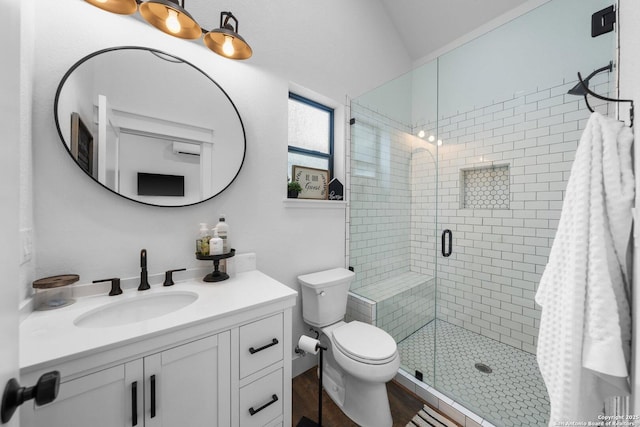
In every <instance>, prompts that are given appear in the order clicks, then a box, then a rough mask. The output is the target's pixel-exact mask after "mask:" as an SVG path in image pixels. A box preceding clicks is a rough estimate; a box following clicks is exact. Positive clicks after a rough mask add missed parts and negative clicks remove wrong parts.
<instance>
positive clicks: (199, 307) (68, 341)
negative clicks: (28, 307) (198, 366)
mask: <svg viewBox="0 0 640 427" xmlns="http://www.w3.org/2000/svg"><path fill="white" fill-rule="evenodd" d="M184 291H187V292H196V293H198V296H199V297H198V299H197V300H196V301H195V302H194V303H192V304H190V305H189V306H187V307H184V308H182V309H180V310H177V311H175V312H172V313H169V314H166V315H163V316H160V317H156V318H153V319H149V320H144V321H140V322H135V323H130V324H125V325H120V326H113V327H103V328H83V327H78V326H76V325H75V324H74V320H75V319H76V318H77V317H78V316H80V315H82V314H83V313H86V312H88V311H90V310H92V309H95V308H98V307H100V306H103V305H105V304H109V303H112V302H115V301H116V299H115V298H135V297H136V296H140V295H141V294H144V295H153V294H157V293H166V292H184ZM296 296H297V292H296V291H295V290H293V289H291V288H290V287H288V286H286V285H284V284H282V283H280V282H278V281H277V280H275V279H273V278H271V277H269V276H267V275H266V274H264V273H262V272H260V271H258V270H253V271H248V272H244V273H238V274H237V275H236V276H235V277H233V278H231V279H229V280H226V281H224V282H218V283H215V284H211V283H205V282H203V281H202V280H193V279H191V280H185V281H181V282H176V284H175V285H174V286H172V287H169V288H167V287H163V286H161V285H159V286H153V287H152V288H151V289H150V290H148V291H144V292H139V291H137V290H128V291H125V293H124V294H123V295H119V296H116V297H109V296H107V295H97V296H91V297H84V298H81V300H79V301H78V302H76V303H75V304H72V305H70V306H68V307H64V308H60V309H56V310H49V311H34V312H33V313H31V315H29V316H28V317H27V318H26V319H25V320H24V321H23V322H22V323H21V325H20V371H21V375H23V376H25V375H26V376H31V375H30V374H34V373H39V372H41V371H43V370H45V369H48V368H51V367H53V366H61V365H62V366H65V365H67V366H73V368H72V371H75V372H72V373H81V372H82V371H83V370H84V369H85V368H86V369H91V368H94V367H95V366H86V367H83V366H75V365H77V364H75V365H74V363H75V361H78V360H81V359H91V358H92V357H93V358H94V362H93V363H95V364H96V365H100V364H102V365H108V364H109V362H110V361H109V359H113V358H116V359H117V358H118V357H122V358H127V357H133V355H132V354H131V353H132V352H133V353H144V352H145V351H151V350H153V349H155V348H161V347H163V346H170V345H173V344H177V343H179V342H181V341H185V340H193V339H199V338H203V337H205V336H207V335H212V334H215V333H217V332H222V331H224V330H228V329H230V328H231V327H233V326H234V325H238V324H241V323H243V322H250V321H251V319H254V318H256V316H258V317H259V316H267V315H269V314H270V313H273V312H276V311H282V310H285V309H289V308H291V307H293V306H294V305H295V304H296ZM100 355H104V356H105V357H100ZM100 360H103V361H104V362H105V363H101V362H100ZM89 363H91V362H89ZM62 374H63V377H64V376H65V372H63V373H62Z"/></svg>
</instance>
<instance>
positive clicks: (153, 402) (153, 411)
mask: <svg viewBox="0 0 640 427" xmlns="http://www.w3.org/2000/svg"><path fill="white" fill-rule="evenodd" d="M150 412H151V418H154V417H155V416H156V376H155V375H151V411H150Z"/></svg>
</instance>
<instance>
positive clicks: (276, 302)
mask: <svg viewBox="0 0 640 427" xmlns="http://www.w3.org/2000/svg"><path fill="white" fill-rule="evenodd" d="M127 292H131V293H129V295H128V296H127V295H126V293H127ZM170 292H182V293H184V292H189V293H197V294H198V298H197V300H196V301H195V302H193V303H192V304H190V305H189V306H187V307H185V308H183V309H180V310H179V311H175V312H174V313H171V314H168V315H164V316H159V317H156V318H153V319H150V320H145V321H138V322H132V323H128V324H125V325H121V326H113V327H100V328H95V327H94V328H88V327H84V328H83V327H78V326H77V325H76V324H75V321H76V320H77V319H78V318H82V316H84V315H85V313H87V312H88V311H90V310H93V311H95V310H99V309H100V308H101V307H104V306H105V305H108V304H113V302H114V301H116V302H117V301H118V300H114V299H113V297H108V296H104V297H103V296H102V295H100V296H97V297H89V298H90V299H89V300H88V301H86V302H83V301H82V299H80V300H79V301H78V302H76V303H75V304H73V305H71V306H68V307H65V308H63V309H59V310H51V311H50V312H47V313H45V312H34V313H32V314H31V315H30V316H29V317H28V318H27V319H25V320H24V321H23V322H22V324H21V326H20V339H21V340H20V346H21V347H20V350H21V360H20V362H21V370H20V374H21V378H20V382H21V383H22V384H35V383H36V382H37V380H38V378H39V376H40V375H42V374H44V373H45V372H49V371H52V370H58V371H59V372H60V375H61V384H60V391H59V395H58V398H57V399H56V400H55V401H54V402H52V403H51V404H49V405H44V406H35V404H34V401H33V400H31V401H28V402H26V403H25V404H23V405H22V406H21V408H20V411H21V412H20V421H21V425H22V426H23V427H45V426H46V427H80V426H82V427H88V426H91V427H103V426H104V427H118V426H124V427H134V426H135V427H138V426H140V427H215V426H219V427H273V426H283V425H285V426H287V425H291V358H292V336H291V328H292V325H291V323H292V309H293V307H294V306H295V301H296V295H297V293H296V292H295V291H294V290H292V289H290V288H289V287H287V286H285V285H283V284H281V283H279V282H277V281H275V280H273V279H271V278H269V277H268V276H266V275H264V274H262V273H260V272H258V271H255V270H252V271H250V272H245V273H239V274H237V276H236V277H235V278H233V279H230V280H228V281H225V282H222V283H217V284H215V285H211V284H204V283H201V282H197V281H191V282H189V281H185V282H182V283H176V285H175V286H174V287H172V288H171V289H164V288H163V287H162V286H160V287H156V288H155V289H154V288H153V287H152V289H151V290H148V291H145V293H137V291H136V290H132V291H126V292H125V295H124V298H123V299H121V300H119V301H123V302H126V303H127V304H131V305H132V306H135V298H147V295H153V294H154V293H170ZM132 300H133V301H132ZM141 301H144V300H141ZM83 303H84V305H83Z"/></svg>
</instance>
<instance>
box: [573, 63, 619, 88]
mask: <svg viewBox="0 0 640 427" xmlns="http://www.w3.org/2000/svg"><path fill="white" fill-rule="evenodd" d="M612 70H613V62H609V65H606V66H604V67H602V68H598V69H597V70H595V71H594V72H593V73H591V74H589V75H588V76H587V78H586V79H584V80H581V81H579V82H578V83H577V84H576V85H575V86H574V87H572V88H571V89H569V92H567V93H568V94H569V95H578V96H584V95H586V94H587V90H586V88H588V87H589V80H591V78H592V77H593V76H595V75H596V74H598V73H601V72H603V71H609V72H611V71H612Z"/></svg>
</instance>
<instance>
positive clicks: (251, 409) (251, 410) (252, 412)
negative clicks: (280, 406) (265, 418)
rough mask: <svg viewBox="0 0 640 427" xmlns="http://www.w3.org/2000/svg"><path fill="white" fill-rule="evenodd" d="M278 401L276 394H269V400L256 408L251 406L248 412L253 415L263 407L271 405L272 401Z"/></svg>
mask: <svg viewBox="0 0 640 427" xmlns="http://www.w3.org/2000/svg"><path fill="white" fill-rule="evenodd" d="M277 401H278V396H276V395H275V394H274V395H272V396H271V401H269V402H267V403H265V404H264V405H262V406H261V407H259V408H258V409H253V406H252V407H251V408H249V413H250V414H251V416H252V417H253V416H254V415H255V414H257V413H258V412H260V411H262V410H263V409H264V408H266V407H267V406H269V405H273V404H274V403H276V402H277Z"/></svg>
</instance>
